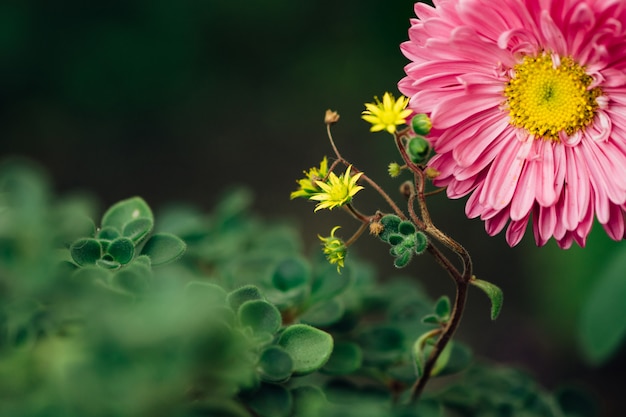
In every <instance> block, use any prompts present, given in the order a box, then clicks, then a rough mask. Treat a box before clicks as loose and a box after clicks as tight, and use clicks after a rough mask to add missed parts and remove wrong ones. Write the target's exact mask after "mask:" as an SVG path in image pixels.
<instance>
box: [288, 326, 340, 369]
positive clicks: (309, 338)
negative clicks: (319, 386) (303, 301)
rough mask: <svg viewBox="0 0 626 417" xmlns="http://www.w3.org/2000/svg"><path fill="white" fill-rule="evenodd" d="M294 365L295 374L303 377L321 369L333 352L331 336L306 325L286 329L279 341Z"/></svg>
mask: <svg viewBox="0 0 626 417" xmlns="http://www.w3.org/2000/svg"><path fill="white" fill-rule="evenodd" d="M278 344H279V345H280V346H282V347H283V348H285V350H286V351H287V353H289V355H290V356H291V358H292V359H293V363H294V367H293V368H294V373H295V374H299V375H303V374H308V373H311V372H314V371H316V370H318V369H320V368H321V367H322V366H324V364H325V363H326V362H327V361H328V358H329V357H330V354H331V353H332V351H333V338H332V336H331V335H330V334H328V333H326V332H324V331H322V330H319V329H316V328H315V327H311V326H307V325H305V324H294V325H291V326H289V327H287V328H286V329H285V331H283V333H282V334H281V335H280V338H279V339H278Z"/></svg>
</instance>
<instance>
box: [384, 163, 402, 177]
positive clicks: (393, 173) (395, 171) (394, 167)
mask: <svg viewBox="0 0 626 417" xmlns="http://www.w3.org/2000/svg"><path fill="white" fill-rule="evenodd" d="M401 171H402V167H401V166H400V164H398V163H396V162H392V163H390V164H389V167H388V168H387V172H389V176H390V177H391V178H396V177H397V176H398V175H400V172H401Z"/></svg>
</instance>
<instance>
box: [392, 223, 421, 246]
mask: <svg viewBox="0 0 626 417" xmlns="http://www.w3.org/2000/svg"><path fill="white" fill-rule="evenodd" d="M398 233H400V234H401V235H404V236H410V235H412V234H413V233H415V225H414V224H413V223H411V222H410V221H408V220H404V221H402V222H400V224H398ZM389 243H391V242H389Z"/></svg>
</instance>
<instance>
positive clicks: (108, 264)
mask: <svg viewBox="0 0 626 417" xmlns="http://www.w3.org/2000/svg"><path fill="white" fill-rule="evenodd" d="M96 265H98V266H99V267H100V268H104V269H111V270H113V269H118V268H120V267H121V266H122V264H121V263H119V262H117V261H114V260H113V259H98V260H97V261H96Z"/></svg>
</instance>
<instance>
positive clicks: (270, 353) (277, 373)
mask: <svg viewBox="0 0 626 417" xmlns="http://www.w3.org/2000/svg"><path fill="white" fill-rule="evenodd" d="M292 371H293V360H292V359H291V356H289V354H288V353H287V352H286V351H285V350H284V349H283V348H282V347H280V346H270V347H268V348H267V349H265V350H264V351H263V353H261V356H260V357H259V372H260V373H261V378H262V379H263V380H264V381H268V382H283V381H286V380H287V379H289V377H290V376H291V372H292Z"/></svg>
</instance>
